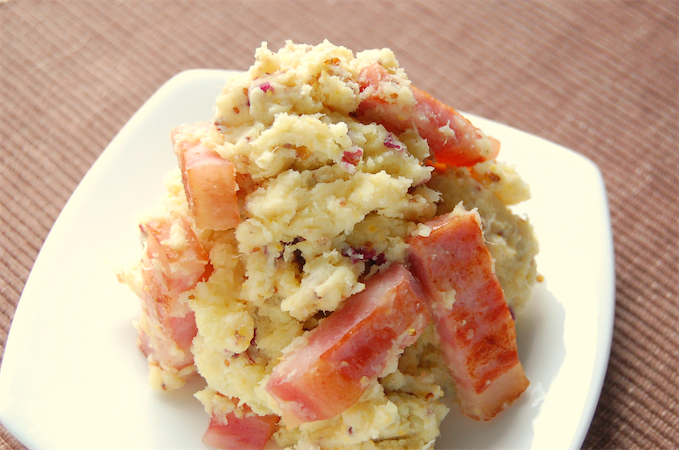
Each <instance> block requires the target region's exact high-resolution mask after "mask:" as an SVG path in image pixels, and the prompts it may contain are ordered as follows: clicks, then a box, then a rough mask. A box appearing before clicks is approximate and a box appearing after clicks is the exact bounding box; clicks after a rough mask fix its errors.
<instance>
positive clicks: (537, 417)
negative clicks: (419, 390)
mask: <svg viewBox="0 0 679 450" xmlns="http://www.w3.org/2000/svg"><path fill="white" fill-rule="evenodd" d="M228 75H229V72H228V71H220V70H191V71H187V72H182V73H180V74H179V75H177V76H175V77H174V78H172V79H171V80H170V81H168V82H167V83H166V84H165V85H164V86H162V87H161V88H160V89H159V90H158V92H156V93H155V94H154V95H153V96H152V97H151V98H150V99H149V100H148V102H147V103H146V104H144V106H143V107H142V108H141V109H140V110H139V111H138V112H137V113H136V114H135V115H134V116H133V117H132V119H130V121H129V122H128V123H127V125H125V127H124V128H123V129H122V130H121V131H120V133H119V134H118V135H117V136H116V137H115V139H114V140H113V141H112V142H111V144H110V145H109V146H108V147H107V148H106V150H105V151H104V152H103V153H102V155H101V156H100V158H99V159H98V160H97V162H96V163H95V164H94V165H93V167H92V168H91V169H90V171H89V172H88V173H87V175H86V176H85V177H84V179H83V180H82V182H81V183H80V185H79V186H78V188H77V189H76V191H75V192H74V194H73V196H72V197H71V199H70V200H69V201H68V203H67V204H66V206H65V207H64V209H63V211H62V213H61V215H60V216H59V218H58V220H57V221H56V223H55V224H54V227H53V228H52V230H51V232H50V234H49V236H48V238H47V240H46V241H45V244H44V246H43V248H42V250H41V251H40V254H39V256H38V259H37V260H36V262H35V265H34V267H33V270H32V271H31V274H30V276H29V278H28V282H27V283H26V287H25V289H24V291H23V294H22V297H21V301H20V303H19V305H18V308H17V311H16V315H15V317H14V321H13V323H12V327H11V333H10V335H9V338H8V341H7V347H6V350H5V355H4V359H3V362H2V371H1V373H0V420H1V421H2V423H3V424H4V425H5V427H6V428H7V429H8V430H9V431H10V432H11V433H12V434H13V435H14V436H16V438H17V439H19V440H20V441H21V442H22V443H23V444H24V445H26V446H27V447H28V448H30V449H58V448H59V449H64V448H69V449H89V450H93V449H114V448H115V449H132V448H134V449H170V448H172V449H180V448H181V449H189V448H195V449H206V448H207V447H206V446H205V445H204V444H202V442H201V436H202V434H203V432H204V431H205V429H206V427H207V424H208V417H207V415H206V414H205V413H204V412H203V410H202V406H201V405H200V403H199V402H198V401H197V400H195V399H194V398H193V396H192V394H193V392H194V391H195V390H197V389H198V388H199V387H200V382H193V383H192V384H190V385H189V386H187V387H186V388H184V389H182V390H180V391H178V392H172V393H156V392H153V391H152V390H151V389H150V387H149V385H148V382H147V367H146V361H145V358H144V357H143V355H142V354H141V352H139V351H138V350H137V348H136V339H137V337H136V331H135V329H134V328H133V326H132V322H133V321H134V320H135V319H136V318H137V314H138V304H137V303H138V301H137V299H136V297H135V296H134V295H133V294H132V293H131V292H130V291H129V290H128V289H127V288H126V287H124V286H121V285H119V284H118V282H117V281H116V277H115V274H114V268H117V267H120V265H121V264H124V263H127V262H129V261H131V260H132V259H134V258H136V257H138V256H139V255H140V251H141V246H140V244H139V239H138V234H137V225H136V220H135V218H136V217H137V215H138V214H139V213H140V212H141V211H143V210H145V209H146V208H148V207H149V206H150V205H152V204H153V203H154V202H155V201H156V200H157V198H158V197H159V196H160V194H161V193H162V192H163V190H164V187H163V183H162V179H163V176H164V175H165V174H166V173H167V172H168V170H169V169H170V168H172V167H174V166H175V164H176V161H175V156H174V154H173V152H172V150H171V144H170V140H169V131H170V129H171V128H172V127H174V126H176V125H179V124H181V123H185V122H196V121H204V120H212V112H213V105H214V100H215V98H216V96H217V94H218V93H219V92H220V90H221V88H222V86H223V84H224V82H225V80H226V78H227V77H228ZM469 117H470V119H471V120H472V122H474V123H475V124H476V125H477V126H478V127H480V128H481V129H483V130H484V131H485V132H486V133H487V134H489V135H491V136H494V137H495V138H498V139H499V140H500V141H501V142H502V151H501V153H500V159H503V160H506V161H509V162H511V163H513V164H515V166H516V168H517V170H518V172H519V173H520V174H521V176H522V177H523V178H524V179H525V180H527V181H528V182H529V183H530V185H531V190H532V194H533V198H532V199H531V200H530V201H529V202H526V203H525V204H523V205H520V208H517V211H518V212H520V213H525V214H527V215H528V216H529V218H530V221H531V222H532V223H533V225H534V227H535V230H536V233H537V235H538V238H539V241H540V255H539V256H538V268H539V271H540V273H541V274H543V275H544V277H545V281H544V282H543V283H540V284H539V285H538V286H537V288H536V290H535V292H534V295H533V298H532V300H531V302H530V304H529V305H528V306H527V308H526V309H525V310H524V311H523V312H522V314H520V316H519V317H518V320H517V335H518V345H519V357H520V359H521V361H522V362H523V364H524V367H525V370H526V373H527V376H528V378H529V380H530V381H531V385H530V387H529V388H528V390H527V391H526V392H525V393H524V394H523V395H522V397H521V398H520V399H519V400H518V401H517V402H515V404H514V405H513V406H512V407H511V408H510V409H508V410H507V411H505V412H503V413H502V414H500V415H499V416H498V417H497V418H495V419H494V420H493V421H491V422H487V423H479V422H475V421H473V420H471V419H468V418H465V417H463V416H462V415H461V414H460V413H459V412H458V410H457V409H456V408H453V410H452V411H451V413H450V414H449V416H448V417H447V418H446V420H445V422H444V423H443V425H442V430H443V431H442V436H441V437H440V438H439V440H438V441H437V444H436V448H437V449H444V448H509V447H513V448H544V447H552V448H572V449H577V448H580V446H581V445H582V442H583V440H584V437H585V434H586V432H587V429H588V428H589V424H590V421H591V418H592V415H593V414H594V409H595V407H596V404H597V401H598V397H599V393H600V390H601V386H602V383H603V378H604V374H605V371H606V366H607V361H608V355H609V350H610V343H611V334H612V327H613V308H614V268H613V247H612V237H611V229H610V224H609V214H608V206H607V201H606V194H605V189H604V184H603V181H602V177H601V174H600V172H599V170H598V169H597V168H596V166H595V165H594V164H593V163H592V162H590V161H589V160H587V159H585V158H584V157H582V156H580V155H578V154H576V153H574V152H572V151H570V150H568V149H565V148H563V147H560V146H558V145H556V144H553V143H550V142H547V141H545V140H543V139H540V138H538V137H535V136H532V135H529V134H526V133H523V132H521V131H517V130H515V129H512V128H510V127H508V126H505V125H501V124H498V123H495V122H491V121H489V120H486V119H482V118H479V117H474V116H471V115H470V116H469Z"/></svg>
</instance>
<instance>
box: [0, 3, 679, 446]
mask: <svg viewBox="0 0 679 450" xmlns="http://www.w3.org/2000/svg"><path fill="white" fill-rule="evenodd" d="M325 38H327V39H329V40H330V41H331V42H333V43H335V44H338V45H344V46H347V47H349V48H351V49H353V50H356V51H359V50H362V49H365V48H376V47H383V46H386V47H390V48H392V49H393V50H394V51H395V52H396V54H397V56H398V58H399V61H400V63H401V65H402V66H404V67H405V68H406V70H407V71H408V73H409V75H410V77H411V79H413V81H414V82H415V83H416V84H417V85H418V86H420V87H421V88H423V89H425V90H427V91H429V92H431V93H432V94H434V95H435V96H437V97H439V98H441V99H442V100H444V101H445V102H447V103H449V104H452V105H453V106H455V107H456V108H458V109H461V110H464V111H468V112H471V113H475V114H478V115H481V116H484V117H487V118H490V119H494V120H496V121H499V122H504V123H507V124H509V125H511V126H513V127H516V128H519V129H522V130H525V131H528V132H530V133H533V134H536V135H539V136H542V137H544V138H547V139H549V140H551V141H554V142H557V143H559V144H562V145H564V146H566V147H568V148H571V149H573V150H575V151H577V152H579V153H581V154H583V155H585V156H587V157H589V158H591V159H592V160H593V161H594V162H595V163H596V164H597V165H598V166H599V167H600V168H601V170H602V172H603V175H604V179H605V183H606V186H607V189H608V195H609V202H610V213H611V221H612V227H613V233H614V246H615V252H616V255H615V263H616V310H615V329H614V335H613V345H612V350H611V357H610V363H609V368H608V372H607V376H606V379H605V383H604V387H603V392H602V394H601V399H600V402H599V405H598V408H597V410H596V414H595V416H594V420H593V422H592V425H591V428H590V430H589V433H588V434H587V438H586V440H585V443H584V447H585V448H676V447H677V445H679V432H678V431H677V430H678V429H679V405H678V404H677V401H678V399H679V377H678V375H677V374H678V373H679V330H678V325H677V324H678V323H679V295H678V294H679V263H678V261H679V224H678V218H679V175H678V173H679V156H678V155H679V151H678V150H679V135H678V131H677V130H678V129H679V97H678V95H679V94H678V93H679V76H678V74H679V62H678V61H679V3H678V2H676V1H673V0H666V1H663V0H657V1H636V2H632V1H617V0H573V1H568V2H567V1H557V0H544V1H514V0H503V1H479V0H476V1H462V0H459V1H439V2H434V1H419V2H386V1H370V2H368V1H364V0H360V1H314V2H307V1H283V0H278V1H264V0H256V1H251V2H248V1H239V2H236V1H225V2H218V1H203V2H200V1H169V0H147V1H117V2H103V1H98V0H67V1H56V0H53V1H45V0H10V1H0V100H1V103H0V151H1V153H0V157H1V160H2V164H1V165H0V230H1V231H2V238H1V241H0V312H1V314H0V351H3V350H4V345H5V342H6V339H7V334H8V332H9V328H10V323H11V320H12V317H13V314H14V311H15V308H16V305H17V303H18V301H19V297H20V295H21V292H22V289H23V287H24V283H25V282H26V279H27V276H28V273H29V271H30V269H31V267H32V264H33V262H34V260H35V258H36V256H37V253H38V251H39V249H40V247H41V245H42V243H43V241H44V239H45V237H46V236H47V233H48V231H49V229H50V228H51V226H52V224H53V223H54V221H55V220H56V218H57V215H58V214H59V211H60V210H61V208H62V207H63V205H64V204H65V202H66V201H67V199H68V198H69V196H70V195H71V193H72V192H73V190H74V189H75V188H76V186H77V184H78V182H79V181H80V179H81V178H82V177H83V175H84V174H85V172H86V171H87V169H88V168H89V167H90V166H91V164H92V163H93V162H94V161H95V159H96V158H97V156H98V155H99V154H100V153H101V152H102V151H103V149H104V148H105V147H106V145H107V144H108V143H109V141H110V140H111V139H112V138H113V136H114V135H115V133H116V132H117V131H118V130H119V129H120V128H121V127H122V126H123V125H124V123H125V122H126V121H127V120H128V119H129V118H130V116H131V115H132V114H133V113H134V112H135V111H136V110H137V109H138V108H139V107H140V106H141V104H142V103H143V102H144V101H145V100H146V99H147V98H148V97H149V96H150V95H151V94H152V93H153V92H154V91H155V90H156V89H158V87H160V85H162V83H163V82H165V81H166V80H167V79H169V78H170V77H171V76H173V75H175V74H176V73H178V72H180V71H182V70H185V69H191V68H228V69H246V68H247V67H248V66H249V65H250V64H251V62H252V59H253V52H254V49H255V48H256V47H258V46H259V44H260V43H261V42H262V41H264V40H266V41H268V42H269V43H270V45H271V47H273V48H278V47H280V46H281V45H282V44H283V42H284V41H285V40H286V39H292V40H294V41H297V42H304V43H318V42H320V41H322V40H323V39H325ZM566 188H567V187H564V189H566ZM574 213H576V212H574ZM583 220H586V219H584V218H583ZM21 448H23V447H22V445H21V444H20V443H19V442H18V441H17V440H16V439H15V438H14V437H13V436H11V435H10V434H9V433H8V432H7V431H6V430H5V429H4V428H0V449H21Z"/></svg>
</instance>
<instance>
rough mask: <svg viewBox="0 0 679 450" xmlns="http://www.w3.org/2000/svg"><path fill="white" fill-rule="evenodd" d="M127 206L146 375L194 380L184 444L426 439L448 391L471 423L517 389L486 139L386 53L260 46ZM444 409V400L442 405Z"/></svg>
mask: <svg viewBox="0 0 679 450" xmlns="http://www.w3.org/2000/svg"><path fill="white" fill-rule="evenodd" d="M255 56H256V61H255V63H254V65H253V66H252V67H251V68H250V69H249V70H248V71H247V72H244V73H239V74H235V75H233V76H232V77H230V78H229V79H228V81H227V82H226V85H225V87H224V89H223V91H222V93H221V94H220V95H219V96H218V98H217V99H216V109H215V117H214V121H213V122H212V123H194V124H184V125H179V124H178V125H179V126H177V128H175V129H174V130H172V132H171V140H172V143H173V148H174V152H175V153H176V155H177V160H178V167H177V169H176V170H174V171H173V172H171V173H170V174H168V176H167V178H166V186H167V193H166V195H165V196H164V197H163V198H162V199H161V201H160V202H159V204H158V205H157V206H156V207H155V208H154V209H153V210H151V211H150V212H149V213H147V214H146V215H145V216H144V217H143V218H142V219H141V221H140V229H141V232H142V237H143V242H144V250H143V255H142V258H141V260H140V261H139V262H138V263H137V264H136V265H134V267H131V268H130V269H129V270H125V271H122V272H120V273H119V274H118V276H119V279H120V280H121V281H122V282H125V283H127V284H128V285H130V287H131V288H132V289H133V290H134V291H135V292H136V293H137V295H138V296H139V297H140V299H141V304H142V313H141V317H140V319H139V321H138V323H137V328H138V331H139V346H140V348H141V350H142V351H143V352H144V354H145V355H146V356H147V358H148V363H149V368H150V380H151V384H152V386H153V387H154V388H157V389H160V390H170V389H177V388H179V387H181V386H183V385H184V383H185V382H186V381H187V380H188V379H189V378H191V377H193V376H198V375H199V376H201V377H203V378H204V379H205V381H206V387H205V388H204V389H202V390H201V391H199V392H197V393H196V394H195V396H196V398H198V399H199V400H200V402H202V404H203V405H204V407H205V410H206V412H207V413H208V414H209V415H210V417H211V420H210V425H209V427H208V430H207V432H206V433H205V435H204V436H203V441H204V442H205V443H206V444H208V445H210V446H214V447H217V448H223V449H238V450H243V449H262V448H263V447H264V446H265V445H266V444H267V442H269V441H270V440H275V443H276V444H277V445H279V446H282V447H287V448H293V449H297V450H302V449H349V448H351V449H364V450H367V449H416V448H433V445H434V441H435V440H436V438H437V437H438V436H439V425H440V423H441V421H442V420H443V418H444V417H445V416H446V414H447V413H448V411H449V408H448V406H446V404H444V402H443V397H444V392H445V395H446V398H447V399H452V398H456V399H457V400H458V402H459V404H460V406H459V407H461V409H462V411H463V413H464V414H466V415H468V416H470V417H472V418H475V419H479V420H489V419H491V418H492V417H494V416H495V415H496V414H497V413H499V412H500V411H501V410H502V409H504V408H505V407H507V406H508V405H509V404H511V403H512V401H514V400H515V399H516V398H517V397H518V396H519V395H520V394H521V393H522V392H523V391H524V390H525V389H526V387H527V386H528V380H527V379H526V377H525V375H524V371H523V368H522V366H521V363H520V362H519V360H518V357H517V351H516V335H515V329H514V316H513V313H514V311H516V310H518V309H519V308H520V307H521V306H522V305H523V304H524V303H525V302H526V300H527V299H528V298H529V297H530V293H531V289H532V286H533V284H534V282H535V279H536V266H535V261H534V256H535V254H536V253H537V243H536V240H535V238H534V236H533V232H532V228H531V226H530V225H529V224H528V222H527V221H526V220H525V219H522V218H520V217H518V216H517V215H515V214H513V213H512V212H511V210H510V208H509V206H510V205H512V204H515V203H518V202H520V201H523V200H525V199H527V198H528V197H529V190H528V186H527V185H526V184H525V183H524V182H523V181H522V180H521V179H520V178H519V176H518V175H517V173H516V172H515V171H514V169H513V168H512V167H511V166H509V165H507V164H505V163H502V162H499V161H496V157H497V155H498V152H499V150H500V143H499V142H498V141H496V140H494V139H492V138H490V137H487V136H486V135H485V134H484V133H483V132H482V131H480V130H478V129H476V128H475V127H474V126H473V125H472V124H471V123H470V122H469V121H468V120H467V119H465V118H464V117H463V116H462V115H460V114H459V113H458V112H457V111H456V110H454V109H453V108H451V107H449V106H446V105H444V104H443V103H441V102H439V101H438V100H436V99H434V98H432V97H431V96H430V95H429V94H427V93H425V92H423V91H421V90H419V89H417V88H416V87H414V86H412V85H411V84H410V82H409V81H408V78H407V76H406V74H405V72H404V71H403V69H402V68H400V67H399V65H398V62H397V61H396V59H395V56H394V54H393V53H392V52H391V51H390V50H388V49H382V50H368V51H363V52H360V53H357V54H356V55H354V54H353V53H352V52H351V51H350V50H348V49H346V48H342V47H337V46H334V45H332V44H330V43H329V42H327V41H326V42H324V43H322V44H320V45H318V46H309V45H296V44H293V43H291V42H287V43H286V45H285V46H284V47H283V48H282V49H281V50H280V51H278V52H277V53H274V52H272V51H270V50H269V49H268V47H267V45H266V44H263V45H262V46H261V47H260V48H259V49H258V50H257V51H256V55H255ZM455 407H458V406H455Z"/></svg>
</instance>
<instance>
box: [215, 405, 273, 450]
mask: <svg viewBox="0 0 679 450" xmlns="http://www.w3.org/2000/svg"><path fill="white" fill-rule="evenodd" d="M240 413H241V414H237V413H236V412H235V411H234V412H230V413H229V414H226V416H225V417H219V416H218V415H217V414H212V418H211V420H210V425H209V426H208V429H207V431H205V434H204V435H203V442H204V443H205V444H206V445H209V446H211V447H216V448H220V449H223V450H262V449H263V448H264V446H265V445H266V443H267V442H268V441H269V438H271V435H272V434H273V433H274V431H276V424H277V423H278V421H279V420H280V417H278V416H276V415H268V416H258V415H256V414H255V413H253V412H252V411H251V410H250V408H248V407H247V406H244V407H242V409H241V411H240ZM239 415H240V417H239Z"/></svg>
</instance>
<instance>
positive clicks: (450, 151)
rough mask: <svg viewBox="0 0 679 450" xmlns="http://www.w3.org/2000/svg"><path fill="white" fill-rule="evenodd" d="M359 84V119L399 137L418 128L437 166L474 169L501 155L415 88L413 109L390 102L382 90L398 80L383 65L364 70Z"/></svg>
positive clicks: (456, 114)
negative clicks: (475, 165)
mask: <svg viewBox="0 0 679 450" xmlns="http://www.w3.org/2000/svg"><path fill="white" fill-rule="evenodd" d="M358 80H359V85H360V87H361V91H362V100H361V103H360V104H359V106H358V110H357V111H355V115H356V117H357V118H358V119H359V120H361V121H363V122H376V123H379V124H381V125H384V127H385V128H386V129H387V130H388V131H391V132H392V133H396V134H399V133H402V132H404V131H405V130H407V129H410V128H416V129H417V131H418V132H419V134H420V136H421V137H422V138H423V139H426V140H427V143H428V144H429V148H430V150H431V152H432V154H433V156H434V158H435V159H436V162H437V163H442V164H450V165H452V166H472V165H474V164H476V163H479V162H483V161H487V160H490V159H494V158H495V157H496V156H497V154H498V152H499V151H500V143H499V142H498V141H497V140H495V139H493V138H489V137H487V136H485V135H484V134H483V133H482V132H481V131H480V130H479V129H477V128H476V127H474V125H472V123H471V122H469V120H467V119H466V118H464V117H463V116H462V115H461V114H460V113H459V112H457V111H456V110H455V109H454V108H451V107H450V106H448V105H446V104H444V103H441V102H440V101H438V100H436V99H435V98H434V97H432V96H431V95H429V94H427V93H426V92H424V91H421V90H420V89H418V88H416V87H415V86H410V89H411V90H412V92H413V97H414V98H415V104H414V105H412V106H401V105H398V104H396V103H394V102H390V101H389V96H388V95H386V94H385V90H384V89H383V88H381V87H382V86H384V85H385V84H388V83H392V82H396V81H395V77H394V76H392V75H391V74H390V73H389V72H388V71H387V69H385V68H384V67H382V66H381V65H380V64H378V63H373V64H371V65H369V66H367V67H365V68H364V69H362V70H361V72H360V73H359V79H358Z"/></svg>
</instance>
